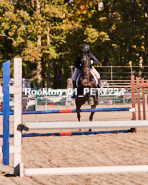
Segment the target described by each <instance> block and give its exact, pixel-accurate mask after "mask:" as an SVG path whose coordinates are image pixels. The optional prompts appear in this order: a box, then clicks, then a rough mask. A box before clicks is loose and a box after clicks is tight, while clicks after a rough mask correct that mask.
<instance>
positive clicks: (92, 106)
mask: <svg viewBox="0 0 148 185" xmlns="http://www.w3.org/2000/svg"><path fill="white" fill-rule="evenodd" d="M94 108H96V105H91V109H94ZM94 113H95V112H91V114H90V117H89V121H92V120H93V115H94ZM89 131H92V130H91V128H90V129H89Z"/></svg>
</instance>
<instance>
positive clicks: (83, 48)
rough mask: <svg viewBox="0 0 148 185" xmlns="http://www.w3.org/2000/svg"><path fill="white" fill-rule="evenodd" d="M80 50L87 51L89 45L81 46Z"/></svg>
mask: <svg viewBox="0 0 148 185" xmlns="http://www.w3.org/2000/svg"><path fill="white" fill-rule="evenodd" d="M81 49H82V50H87V51H88V50H89V45H88V44H83V45H82V47H81Z"/></svg>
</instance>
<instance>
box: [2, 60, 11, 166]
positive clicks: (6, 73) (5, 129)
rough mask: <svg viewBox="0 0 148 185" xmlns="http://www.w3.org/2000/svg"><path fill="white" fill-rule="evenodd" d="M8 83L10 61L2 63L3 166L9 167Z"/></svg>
mask: <svg viewBox="0 0 148 185" xmlns="http://www.w3.org/2000/svg"><path fill="white" fill-rule="evenodd" d="M9 81H10V60H9V61H7V62H5V63H3V94H4V96H3V115H4V116H3V164H4V165H9V114H10V111H9V99H10V95H9Z"/></svg>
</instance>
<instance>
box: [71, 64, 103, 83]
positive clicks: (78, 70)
mask: <svg viewBox="0 0 148 185" xmlns="http://www.w3.org/2000/svg"><path fill="white" fill-rule="evenodd" d="M91 72H93V73H94V74H95V76H96V77H97V79H99V78H100V74H99V73H98V71H97V70H96V69H95V68H94V67H93V66H92V69H91ZM80 73H81V70H80V69H78V68H75V70H74V74H73V76H72V80H73V81H76V79H77V77H78V75H79V74H80Z"/></svg>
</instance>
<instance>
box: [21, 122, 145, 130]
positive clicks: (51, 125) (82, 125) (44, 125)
mask: <svg viewBox="0 0 148 185" xmlns="http://www.w3.org/2000/svg"><path fill="white" fill-rule="evenodd" d="M25 125H26V126H27V127H28V128H29V129H45V130H46V129H89V128H92V129H93V128H128V127H130V128H135V127H148V121H147V120H129V121H92V122H90V121H89V122H37V123H26V124H25Z"/></svg>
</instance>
